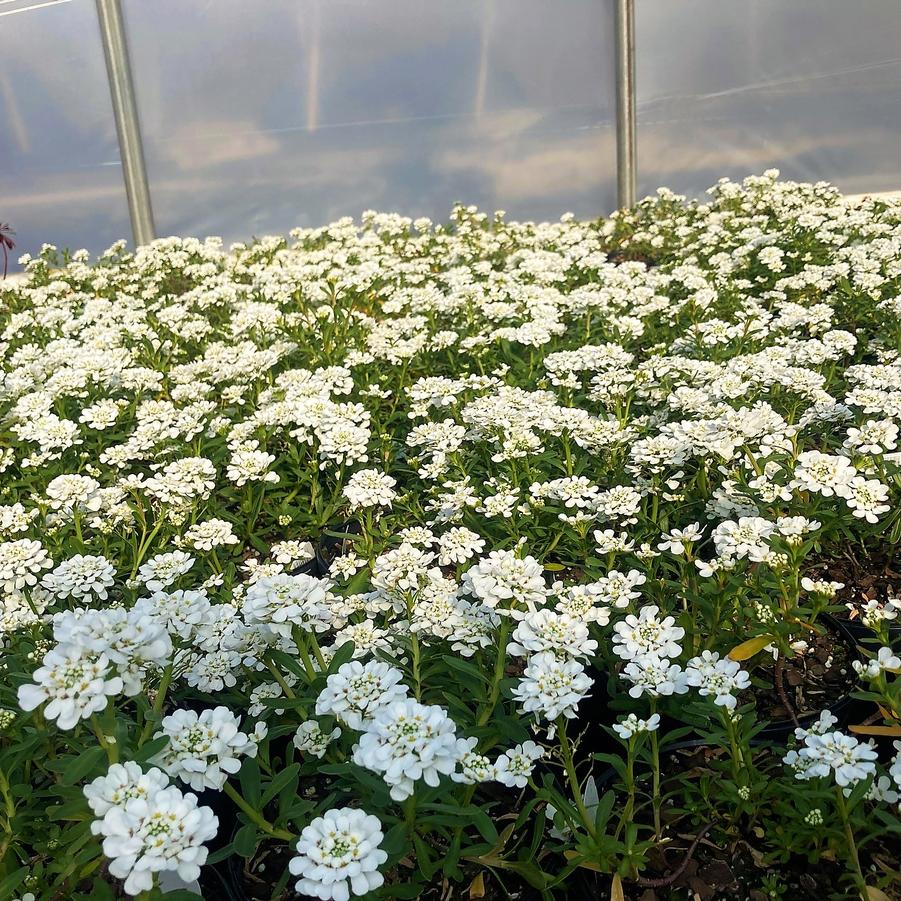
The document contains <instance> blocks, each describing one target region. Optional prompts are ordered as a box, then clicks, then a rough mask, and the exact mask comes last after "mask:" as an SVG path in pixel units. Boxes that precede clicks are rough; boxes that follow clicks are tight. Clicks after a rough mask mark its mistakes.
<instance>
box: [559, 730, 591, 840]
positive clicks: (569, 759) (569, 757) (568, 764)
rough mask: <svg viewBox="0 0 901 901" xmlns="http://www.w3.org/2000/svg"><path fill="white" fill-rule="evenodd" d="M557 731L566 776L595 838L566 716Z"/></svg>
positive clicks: (587, 827) (580, 814)
mask: <svg viewBox="0 0 901 901" xmlns="http://www.w3.org/2000/svg"><path fill="white" fill-rule="evenodd" d="M557 731H558V732H559V733H560V752H561V754H562V755H563V766H564V767H565V768H566V778H567V781H568V782H569V787H570V790H571V791H572V794H573V801H575V803H576V807H577V808H578V811H579V816H581V817H582V822H583V823H584V825H585V828H586V829H587V830H588V834H589V835H590V836H591V837H592V838H594V837H595V835H596V830H595V827H594V818H593V817H592V816H591V814H589V812H588V808H587V807H586V806H585V799H584V798H583V797H582V786H581V785H579V776H578V774H577V773H576V765H575V764H574V763H573V752H572V746H571V745H570V743H569V739H568V738H567V736H566V717H565V716H560V717H558V718H557Z"/></svg>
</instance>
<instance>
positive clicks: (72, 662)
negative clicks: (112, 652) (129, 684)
mask: <svg viewBox="0 0 901 901" xmlns="http://www.w3.org/2000/svg"><path fill="white" fill-rule="evenodd" d="M32 679H34V684H30V683H29V684H26V685H21V686H19V693H18V696H19V706H20V707H21V708H22V709H23V710H34V709H35V708H36V707H38V706H39V705H40V704H43V703H44V702H45V701H47V702H48V703H47V705H46V706H45V707H44V717H45V719H48V720H56V721H57V723H56V724H57V726H58V727H59V728H60V729H73V728H74V727H75V725H76V724H77V723H78V721H79V720H86V719H89V718H90V717H91V716H93V715H94V714H95V713H100V711H101V710H104V709H106V705H107V703H108V702H109V699H110V698H111V697H113V696H115V695H117V694H120V693H121V692H122V688H123V685H122V679H121V678H120V677H119V676H117V675H116V674H115V672H114V671H113V670H112V667H111V665H110V661H109V659H108V658H107V657H106V656H105V655H103V654H95V653H92V652H91V651H88V650H86V649H85V648H81V647H78V646H74V645H57V646H56V647H55V648H53V649H52V650H50V651H48V652H47V653H46V654H45V655H44V659H43V661H42V662H41V665H40V667H38V669H36V670H35V671H34V674H33V675H32Z"/></svg>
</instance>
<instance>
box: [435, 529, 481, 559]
mask: <svg viewBox="0 0 901 901" xmlns="http://www.w3.org/2000/svg"><path fill="white" fill-rule="evenodd" d="M484 547H485V541H484V539H482V538H480V537H479V535H478V534H477V533H476V532H473V531H472V529H467V528H465V527H464V526H455V527H454V528H452V529H448V531H446V532H445V533H444V534H443V535H442V536H441V537H440V538H439V539H438V563H439V564H440V565H441V566H452V565H459V564H461V563H465V562H466V561H467V560H469V559H470V558H471V557H474V556H475V555H476V554H480V553H481V552H482V550H483V549H484Z"/></svg>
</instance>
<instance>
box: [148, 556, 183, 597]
mask: <svg viewBox="0 0 901 901" xmlns="http://www.w3.org/2000/svg"><path fill="white" fill-rule="evenodd" d="M193 565H194V558H193V557H192V556H191V555H190V554H187V553H185V552H184V551H170V552H169V553H167V554H157V555H156V556H154V557H151V558H150V559H149V560H148V561H147V562H146V563H143V564H142V565H141V567H140V569H138V578H139V579H140V581H141V582H143V583H144V584H145V585H146V586H147V588H148V589H149V590H150V591H163V590H164V589H166V588H168V587H169V586H170V585H171V584H172V583H173V582H175V581H176V580H177V579H178V578H180V577H181V576H183V575H184V574H185V573H186V572H188V570H189V569H190V568H191V567H192V566H193Z"/></svg>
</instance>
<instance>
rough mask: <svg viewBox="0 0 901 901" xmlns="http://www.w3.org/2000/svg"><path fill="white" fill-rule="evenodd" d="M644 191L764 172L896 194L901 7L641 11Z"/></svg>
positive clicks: (749, 2)
mask: <svg viewBox="0 0 901 901" xmlns="http://www.w3.org/2000/svg"><path fill="white" fill-rule="evenodd" d="M635 5H636V11H637V22H636V44H637V47H638V56H637V82H638V126H639V133H638V147H639V190H640V192H643V193H649V192H651V191H653V190H654V189H655V188H656V187H657V186H658V185H667V186H669V187H671V188H673V189H674V190H676V191H679V192H682V193H688V194H698V193H700V192H701V191H703V189H705V188H707V187H709V186H710V185H711V184H712V183H713V182H715V181H716V180H717V178H719V177H720V176H723V175H728V176H730V177H734V178H737V177H742V176H745V175H747V174H749V173H752V172H753V173H757V172H761V171H763V170H764V169H767V168H769V167H776V168H778V169H780V170H781V172H782V175H783V177H785V178H792V179H797V180H804V181H817V180H820V179H826V180H829V181H832V182H834V183H835V184H837V185H839V187H841V188H842V189H843V190H845V191H846V192H848V193H862V192H865V191H881V190H895V189H901V50H899V48H901V3H899V2H898V0H857V2H854V3H849V2H847V0H791V2H790V3H787V2H785V0H639V2H637V3H636V4H635Z"/></svg>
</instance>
